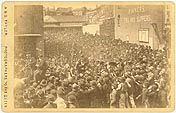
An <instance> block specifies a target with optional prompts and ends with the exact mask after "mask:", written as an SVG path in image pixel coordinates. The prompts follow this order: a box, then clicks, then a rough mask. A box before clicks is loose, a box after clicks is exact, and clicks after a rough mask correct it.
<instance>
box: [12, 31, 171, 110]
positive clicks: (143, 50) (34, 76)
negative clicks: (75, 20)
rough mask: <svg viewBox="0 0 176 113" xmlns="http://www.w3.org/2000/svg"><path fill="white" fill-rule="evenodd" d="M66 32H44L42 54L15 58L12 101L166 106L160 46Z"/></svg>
mask: <svg viewBox="0 0 176 113" xmlns="http://www.w3.org/2000/svg"><path fill="white" fill-rule="evenodd" d="M66 32H67V31H61V32H56V33H52V32H51V31H50V32H47V33H45V42H46V43H47V44H46V46H45V57H44V56H43V55H39V56H37V57H34V56H32V55H31V54H26V55H25V56H23V57H21V58H18V59H16V61H15V76H16V81H17V84H16V85H15V90H14V94H15V107H18V108H58V109H60V108H144V107H145V108H165V107H169V101H170V100H169V99H170V84H169V81H170V77H169V69H170V68H169V63H168V58H167V55H166V49H165V48H164V49H163V50H153V49H151V48H150V47H149V46H143V45H137V44H132V43H129V42H127V41H122V40H120V39H113V38H110V37H107V36H100V35H95V36H94V35H90V34H80V33H78V32H73V31H72V32H70V33H69V32H67V33H66Z"/></svg>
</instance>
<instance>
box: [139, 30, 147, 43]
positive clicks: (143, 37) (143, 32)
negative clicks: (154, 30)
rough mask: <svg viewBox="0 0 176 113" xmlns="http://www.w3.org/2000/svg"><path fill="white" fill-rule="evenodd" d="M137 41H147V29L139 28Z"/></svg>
mask: <svg viewBox="0 0 176 113" xmlns="http://www.w3.org/2000/svg"><path fill="white" fill-rule="evenodd" d="M139 42H149V29H140V30H139Z"/></svg>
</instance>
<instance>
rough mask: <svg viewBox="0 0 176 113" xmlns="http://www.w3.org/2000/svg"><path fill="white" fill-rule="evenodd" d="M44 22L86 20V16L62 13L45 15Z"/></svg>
mask: <svg viewBox="0 0 176 113" xmlns="http://www.w3.org/2000/svg"><path fill="white" fill-rule="evenodd" d="M44 22H45V23H56V22H61V23H64V22H70V23H71V22H86V17H85V16H63V15H57V16H45V17H44Z"/></svg>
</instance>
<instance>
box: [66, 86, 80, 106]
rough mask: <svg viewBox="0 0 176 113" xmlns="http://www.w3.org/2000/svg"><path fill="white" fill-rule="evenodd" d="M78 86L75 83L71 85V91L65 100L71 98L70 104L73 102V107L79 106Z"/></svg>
mask: <svg viewBox="0 0 176 113" xmlns="http://www.w3.org/2000/svg"><path fill="white" fill-rule="evenodd" d="M79 94H80V91H79V86H78V85H77V84H73V85H72V91H71V92H69V93H68V94H67V100H68V102H69V99H73V98H74V101H72V103H71V104H74V106H75V107H79V103H78V99H79Z"/></svg>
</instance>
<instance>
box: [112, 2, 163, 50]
mask: <svg viewBox="0 0 176 113" xmlns="http://www.w3.org/2000/svg"><path fill="white" fill-rule="evenodd" d="M165 11H166V10H165V6H164V5H155V6H153V5H145V6H144V5H126V6H124V5H123V6H118V5H117V6H115V8H114V17H115V38H116V39H118V38H120V39H122V40H123V41H129V42H131V43H137V44H141V45H147V46H151V48H153V49H162V48H163V47H164V45H165V40H164V39H163V35H162V33H163V30H164V29H165Z"/></svg>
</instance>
